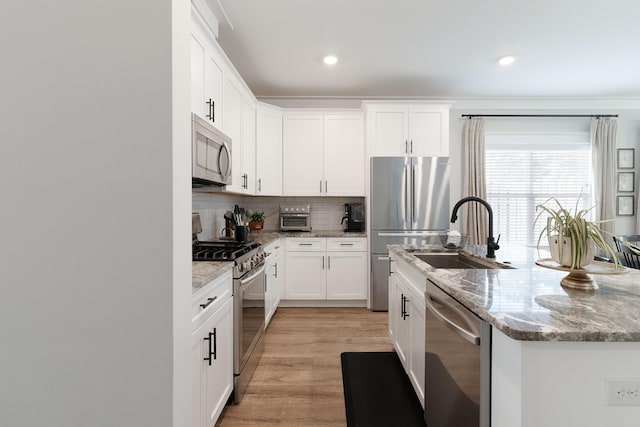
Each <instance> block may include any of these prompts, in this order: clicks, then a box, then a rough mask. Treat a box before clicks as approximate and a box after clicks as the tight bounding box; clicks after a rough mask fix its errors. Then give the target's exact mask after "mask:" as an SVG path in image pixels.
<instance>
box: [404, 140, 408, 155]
mask: <svg viewBox="0 0 640 427" xmlns="http://www.w3.org/2000/svg"><path fill="white" fill-rule="evenodd" d="M404 152H405V153H407V154H409V141H407V140H406V139H405V140H404Z"/></svg>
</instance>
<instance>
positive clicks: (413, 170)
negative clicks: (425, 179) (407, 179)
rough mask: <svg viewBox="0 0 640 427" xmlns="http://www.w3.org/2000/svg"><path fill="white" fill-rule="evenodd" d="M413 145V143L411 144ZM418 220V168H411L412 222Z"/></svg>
mask: <svg viewBox="0 0 640 427" xmlns="http://www.w3.org/2000/svg"><path fill="white" fill-rule="evenodd" d="M411 143H412V144H413V142H411ZM415 219H416V166H415V165H413V166H411V222H413V221H415Z"/></svg>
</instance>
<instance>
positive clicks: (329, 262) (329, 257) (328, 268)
mask: <svg viewBox="0 0 640 427" xmlns="http://www.w3.org/2000/svg"><path fill="white" fill-rule="evenodd" d="M327 270H331V255H329V256H327Z"/></svg>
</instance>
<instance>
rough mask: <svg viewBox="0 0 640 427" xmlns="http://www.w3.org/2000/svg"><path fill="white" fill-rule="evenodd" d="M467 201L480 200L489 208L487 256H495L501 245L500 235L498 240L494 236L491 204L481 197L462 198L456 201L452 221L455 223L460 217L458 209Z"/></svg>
mask: <svg viewBox="0 0 640 427" xmlns="http://www.w3.org/2000/svg"><path fill="white" fill-rule="evenodd" d="M467 202H478V203H480V204H482V205H484V207H485V208H487V211H488V212H489V235H488V236H487V258H495V257H496V251H497V250H498V249H500V246H498V241H500V236H498V241H496V240H495V239H494V238H493V209H491V205H490V204H489V203H487V202H486V201H484V200H482V199H481V198H480V197H465V198H463V199H460V201H458V203H456V205H455V206H454V207H453V212H452V213H451V223H452V224H453V223H454V222H456V220H457V219H458V209H460V206H462V205H463V204H464V203H467Z"/></svg>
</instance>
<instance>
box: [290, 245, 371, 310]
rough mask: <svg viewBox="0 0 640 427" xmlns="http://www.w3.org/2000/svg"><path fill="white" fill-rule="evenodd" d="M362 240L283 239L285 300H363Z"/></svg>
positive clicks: (364, 285)
mask: <svg viewBox="0 0 640 427" xmlns="http://www.w3.org/2000/svg"><path fill="white" fill-rule="evenodd" d="M366 242H367V239H366V238H362V237H359V238H342V237H336V238H321V237H317V238H297V237H291V238H287V239H286V262H285V267H286V272H287V273H286V284H285V289H286V290H285V298H286V299H289V300H366V299H367V252H366V247H367V243H366Z"/></svg>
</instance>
